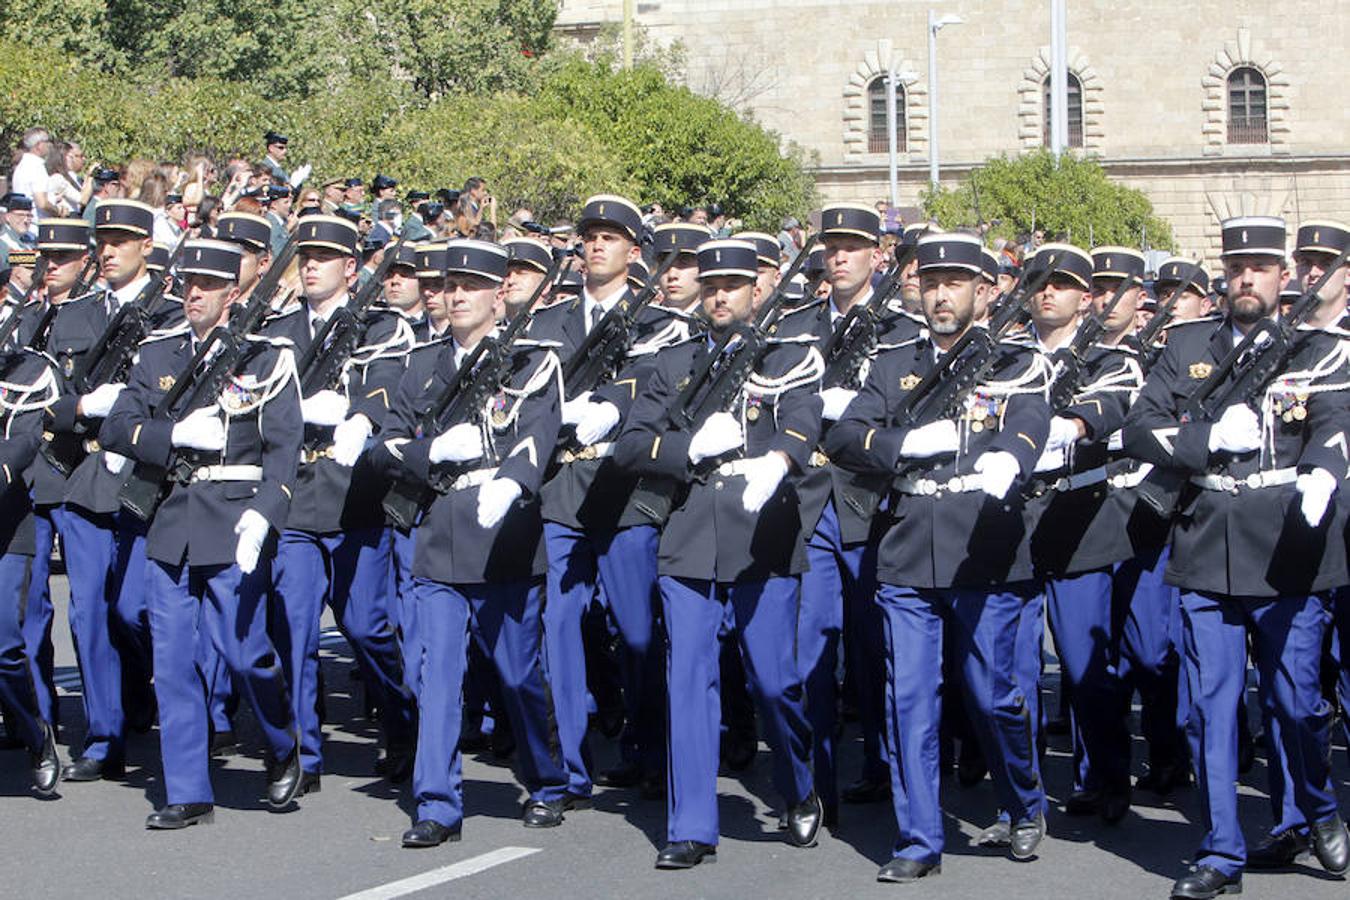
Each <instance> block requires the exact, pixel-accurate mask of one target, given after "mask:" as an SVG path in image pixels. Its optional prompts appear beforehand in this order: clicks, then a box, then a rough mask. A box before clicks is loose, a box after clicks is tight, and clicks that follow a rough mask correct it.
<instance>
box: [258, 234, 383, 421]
mask: <svg viewBox="0 0 1350 900" xmlns="http://www.w3.org/2000/svg"><path fill="white" fill-rule="evenodd" d="M403 243H404V239H403V238H402V237H400V238H399V239H398V241H396V242H395V243H394V245H393V246H392V247H390V248H387V249H386V250H385V251H384V257H383V258H382V259H381V260H380V264H379V266H377V267H376V269H375V272H374V274H372V275H371V276H370V280H369V281H367V282H366V284H365V287H363V288H361V289H360V290H359V291H357V292H356V296H355V297H354V298H353V301H352V302H351V303H348V304H343V305H342V306H339V307H338V308H337V309H335V310H333V314H332V315H331V316H329V317H328V321H327V322H325V323H324V325H323V327H322V328H320V329H319V333H318V334H316V335H314V340H313V341H312V342H311V343H310V345H309V349H308V350H306V351H305V355H304V357H303V358H302V359H301V360H300V365H299V367H298V368H299V372H300V396H302V397H310V396H313V395H314V394H315V393H317V392H319V391H330V390H333V389H335V388H336V387H337V385H338V382H339V381H340V380H341V379H342V373H343V372H344V371H345V370H346V368H347V361H348V360H349V359H351V357H352V354H353V353H355V352H356V348H357V347H359V346H360V345H361V339H362V338H363V337H365V334H366V325H367V321H366V320H367V318H368V317H369V315H370V307H371V304H373V303H374V302H375V298H376V297H377V296H379V293H380V291H381V290H382V289H383V287H384V276H385V275H387V274H388V273H389V269H390V267H391V266H393V264H394V259H395V258H396V257H397V256H398V251H399V248H401V247H402V246H403ZM274 267H275V264H273V266H272V267H269V268H268V273H269V274H270V273H271V271H272V268H274Z"/></svg>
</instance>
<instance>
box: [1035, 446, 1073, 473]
mask: <svg viewBox="0 0 1350 900" xmlns="http://www.w3.org/2000/svg"><path fill="white" fill-rule="evenodd" d="M1068 464H1069V454H1068V453H1067V452H1065V449H1064V448H1063V447H1050V446H1047V447H1046V448H1045V452H1044V453H1042V454H1041V455H1040V457H1039V458H1038V459H1037V460H1036V468H1035V469H1034V470H1033V471H1036V472H1053V471H1055V470H1056V469H1062V468H1064V467H1065V466H1067V465H1068Z"/></svg>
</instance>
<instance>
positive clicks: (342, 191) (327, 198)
mask: <svg viewBox="0 0 1350 900" xmlns="http://www.w3.org/2000/svg"><path fill="white" fill-rule="evenodd" d="M346 187H347V185H346V180H345V179H342V178H330V179H329V180H328V181H325V182H324V183H323V202H322V203H321V204H320V205H321V206H322V207H323V211H324V214H325V215H330V216H331V215H334V214H335V213H336V212H337V209H338V207H340V206H341V205H342V204H343V203H344V202H346Z"/></svg>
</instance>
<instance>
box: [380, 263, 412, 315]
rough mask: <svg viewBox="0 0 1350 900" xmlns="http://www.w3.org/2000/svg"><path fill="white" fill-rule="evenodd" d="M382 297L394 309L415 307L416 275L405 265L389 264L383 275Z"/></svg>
mask: <svg viewBox="0 0 1350 900" xmlns="http://www.w3.org/2000/svg"><path fill="white" fill-rule="evenodd" d="M384 299H385V301H386V302H387V303H388V304H389V305H390V306H392V307H393V308H394V309H402V310H410V309H415V308H416V307H417V303H418V301H419V300H420V299H421V297H420V296H419V295H418V285H417V276H415V275H413V273H412V270H411V269H409V268H408V267H407V266H402V265H399V266H390V267H389V274H387V275H385V276H384Z"/></svg>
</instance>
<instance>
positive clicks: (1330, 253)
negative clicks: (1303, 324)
mask: <svg viewBox="0 0 1350 900" xmlns="http://www.w3.org/2000/svg"><path fill="white" fill-rule="evenodd" d="M1347 246H1350V225H1346V224H1344V223H1341V222H1328V221H1317V222H1304V223H1302V224H1300V225H1299V226H1298V232H1297V234H1296V236H1295V238H1294V279H1293V281H1292V282H1291V283H1290V284H1289V285H1288V287H1293V288H1295V289H1296V290H1298V291H1299V293H1300V294H1301V293H1302V292H1303V291H1304V290H1306V289H1308V288H1310V287H1312V286H1313V285H1314V284H1316V283H1317V281H1318V279H1320V278H1321V277H1322V276H1323V275H1324V274H1325V273H1326V271H1327V269H1328V268H1329V267H1330V266H1331V264H1332V263H1334V262H1335V261H1336V257H1337V256H1340V254H1341V251H1342V250H1344V249H1345V248H1346V247H1347ZM1346 265H1347V264H1346V263H1341V265H1340V267H1339V271H1340V274H1339V275H1333V276H1332V277H1331V278H1329V279H1327V283H1326V284H1325V285H1323V287H1322V290H1321V292H1320V294H1319V295H1318V296H1320V297H1321V298H1322V302H1321V304H1320V305H1319V306H1318V308H1317V313H1316V314H1315V315H1314V316H1313V318H1312V322H1313V324H1315V325H1318V326H1321V327H1326V326H1329V325H1335V326H1339V327H1341V328H1344V327H1346V325H1347V324H1350V322H1347V320H1346V315H1345V301H1346V293H1347V291H1346V286H1345V275H1346Z"/></svg>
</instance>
